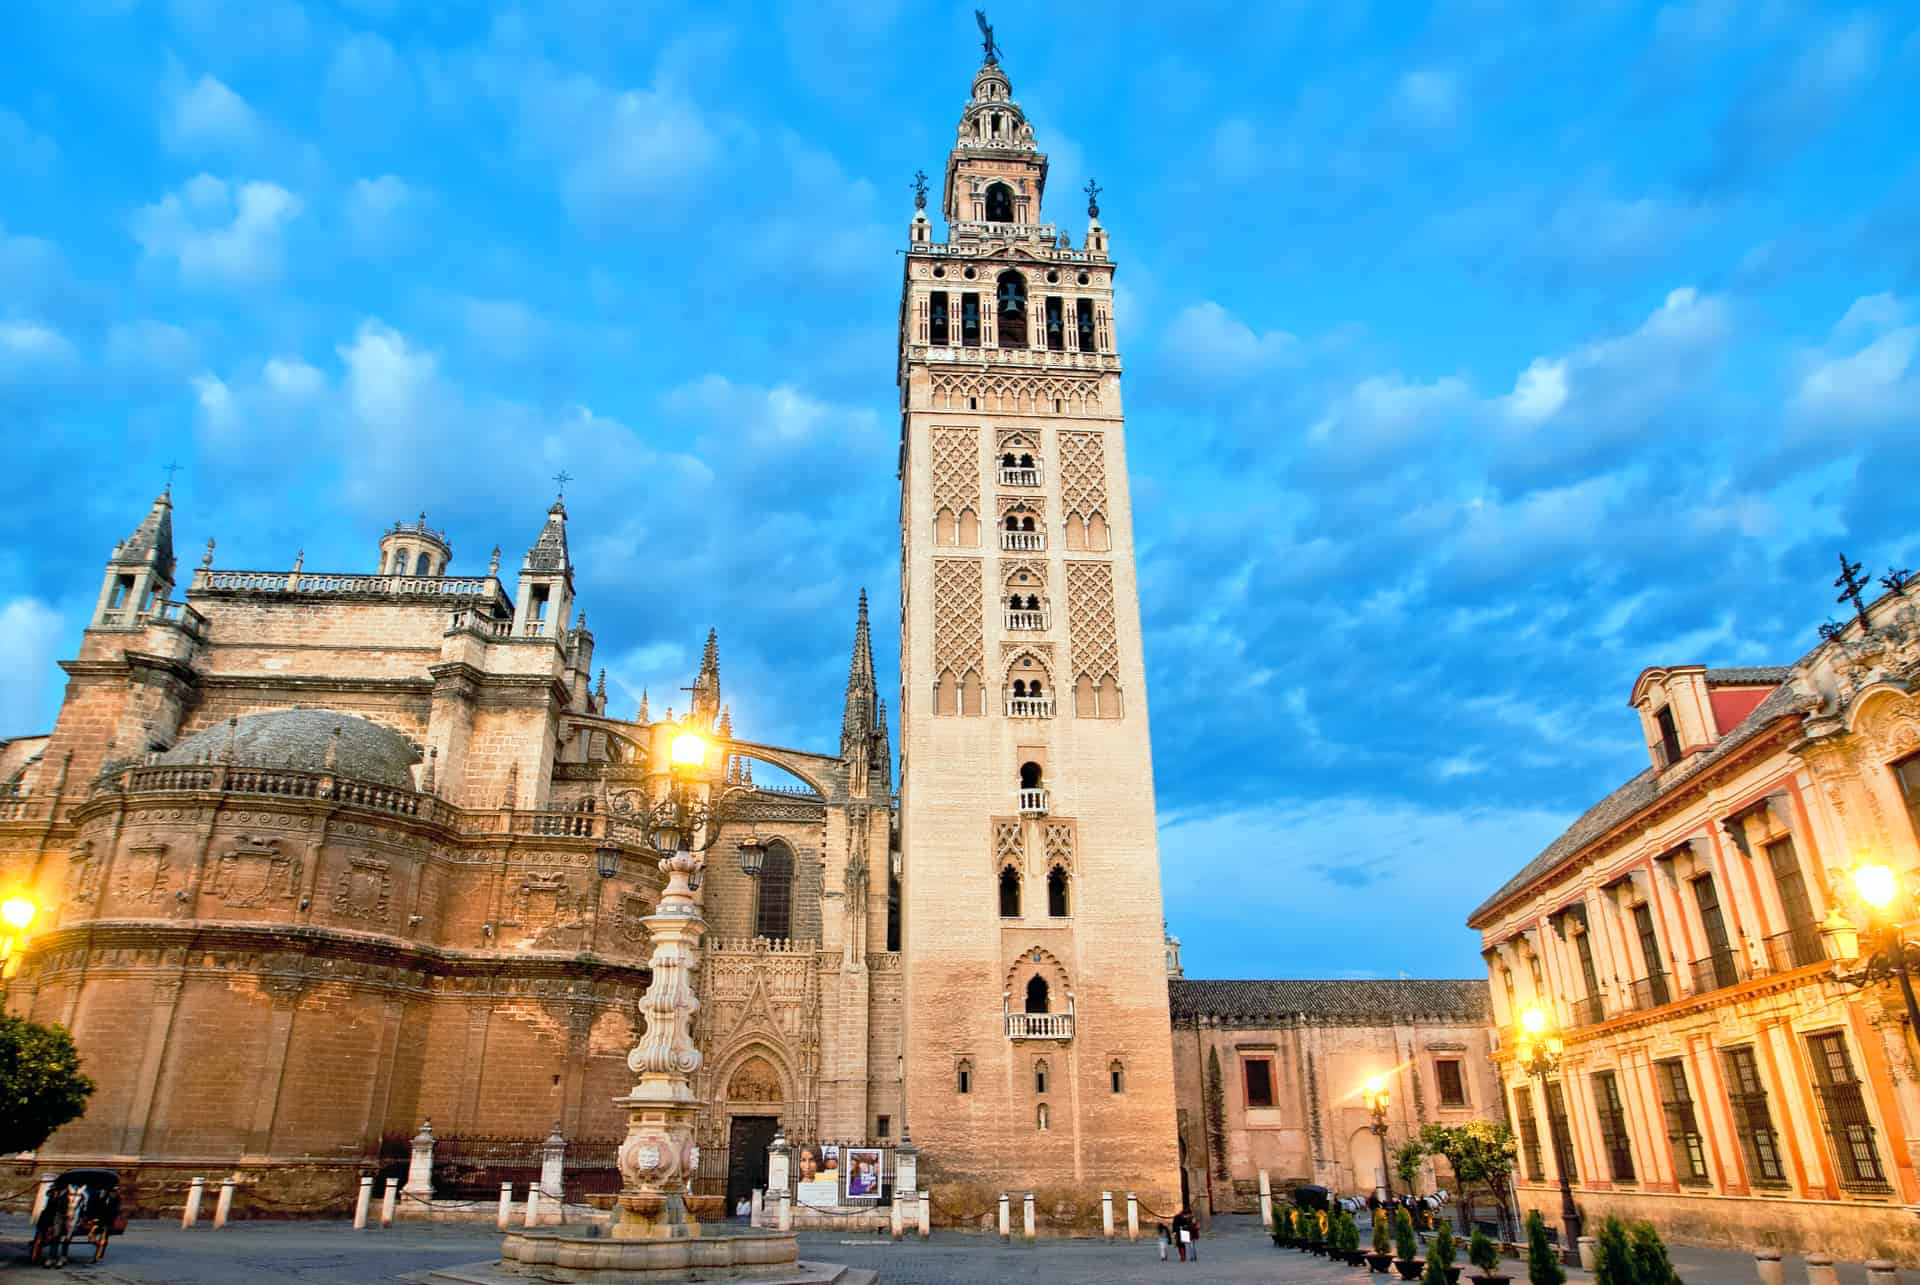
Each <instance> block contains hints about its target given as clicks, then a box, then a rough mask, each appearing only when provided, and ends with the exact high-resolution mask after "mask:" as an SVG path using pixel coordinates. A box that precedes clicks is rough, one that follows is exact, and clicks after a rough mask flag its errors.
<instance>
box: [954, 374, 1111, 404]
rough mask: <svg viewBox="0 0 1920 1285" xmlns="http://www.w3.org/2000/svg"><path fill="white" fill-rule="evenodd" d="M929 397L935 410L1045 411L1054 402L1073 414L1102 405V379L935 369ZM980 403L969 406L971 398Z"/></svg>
mask: <svg viewBox="0 0 1920 1285" xmlns="http://www.w3.org/2000/svg"><path fill="white" fill-rule="evenodd" d="M929 382H930V387H929V390H928V391H929V394H930V397H929V400H930V404H931V405H932V407H933V408H934V409H935V410H979V411H989V412H1002V413H1019V414H1028V415H1044V414H1050V413H1052V411H1053V404H1054V403H1055V402H1059V403H1060V409H1061V410H1062V411H1063V412H1065V413H1067V414H1072V415H1086V414H1091V413H1094V412H1096V411H1098V410H1099V409H1100V381H1099V380H1098V379H1080V378H1070V377H1067V376H1046V375H1012V374H1001V373H998V372H995V371H986V372H982V373H977V374H974V373H968V374H962V373H958V372H954V371H936V372H934V374H933V377H932V379H931V380H930V381H929ZM969 398H971V399H973V400H974V401H975V402H976V403H978V404H977V405H974V406H969V405H968V404H967V401H968V399H969Z"/></svg>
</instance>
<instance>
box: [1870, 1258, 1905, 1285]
mask: <svg viewBox="0 0 1920 1285" xmlns="http://www.w3.org/2000/svg"><path fill="white" fill-rule="evenodd" d="M1867 1285H1900V1269H1899V1268H1898V1267H1897V1266H1895V1265H1894V1262H1893V1260H1892V1259H1890V1258H1869V1259H1868V1260H1867Z"/></svg>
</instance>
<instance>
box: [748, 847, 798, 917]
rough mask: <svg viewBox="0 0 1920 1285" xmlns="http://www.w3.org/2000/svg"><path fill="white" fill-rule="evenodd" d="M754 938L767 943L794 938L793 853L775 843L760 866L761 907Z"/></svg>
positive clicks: (789, 849)
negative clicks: (764, 939) (764, 940)
mask: <svg viewBox="0 0 1920 1285" xmlns="http://www.w3.org/2000/svg"><path fill="white" fill-rule="evenodd" d="M753 935H754V936H756V937H765V938H766V939H767V940H768V941H785V940H787V939H789V938H791V937H792V936H793V849H792V848H789V847H788V846H787V845H786V844H784V843H782V842H780V841H779V840H778V839H775V840H774V841H773V842H772V843H769V844H768V845H767V855H766V859H765V860H764V861H763V862H762V863H761V865H760V905H759V908H758V911H757V913H756V914H755V915H754V925H753Z"/></svg>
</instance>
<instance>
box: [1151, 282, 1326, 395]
mask: <svg viewBox="0 0 1920 1285" xmlns="http://www.w3.org/2000/svg"><path fill="white" fill-rule="evenodd" d="M1166 348H1167V352H1168V354H1169V355H1170V356H1172V357H1173V358H1175V359H1176V360H1177V361H1180V362H1182V363H1183V364H1184V365H1185V366H1186V367H1187V368H1188V369H1189V370H1191V371H1193V372H1194V373H1195V374H1197V375H1205V376H1213V377H1220V376H1226V377H1232V376H1241V377H1245V376H1249V375H1255V374H1258V373H1260V372H1261V371H1263V370H1265V369H1267V368H1269V367H1271V366H1275V365H1283V364H1290V363H1292V362H1296V361H1298V360H1299V359H1300V341H1299V340H1298V339H1296V338H1295V337H1294V336H1293V335H1291V334H1289V333H1287V332H1286V331H1284V330H1269V331H1267V332H1265V333H1264V334H1256V333H1255V332H1254V330H1253V328H1252V327H1250V326H1248V325H1247V324H1246V323H1245V322H1244V321H1241V320H1240V319H1239V318H1238V317H1236V316H1234V315H1233V314H1232V313H1230V312H1228V311H1227V310H1226V309H1225V308H1223V307H1221V306H1220V305H1219V304H1217V303H1215V302H1213V301H1212V300H1211V299H1209V300H1205V301H1203V302H1201V303H1196V304H1193V305H1191V306H1190V307H1187V308H1183V309H1182V310H1181V311H1180V312H1179V314H1178V315H1176V316H1175V317H1174V319H1173V320H1172V321H1171V322H1169V323H1168V325H1167V335H1166Z"/></svg>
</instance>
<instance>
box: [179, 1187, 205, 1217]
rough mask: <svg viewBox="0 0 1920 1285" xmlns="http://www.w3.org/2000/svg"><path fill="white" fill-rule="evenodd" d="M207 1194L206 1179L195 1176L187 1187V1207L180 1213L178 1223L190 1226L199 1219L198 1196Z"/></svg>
mask: <svg viewBox="0 0 1920 1285" xmlns="http://www.w3.org/2000/svg"><path fill="white" fill-rule="evenodd" d="M206 1194H207V1180H206V1179H205V1178H195V1179H194V1180H193V1185H192V1186H191V1187H188V1188H187V1207H186V1209H185V1210H184V1211H182V1212H181V1214H180V1225H181V1226H182V1227H191V1226H193V1225H194V1224H195V1223H197V1222H199V1221H200V1198H201V1197H202V1196H204V1195H206Z"/></svg>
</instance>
